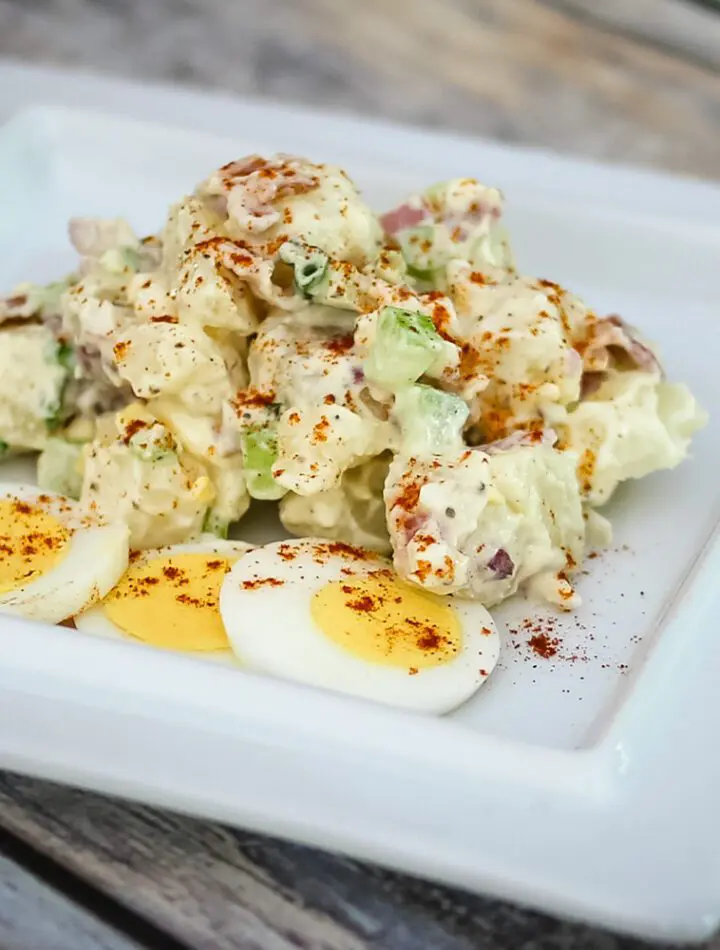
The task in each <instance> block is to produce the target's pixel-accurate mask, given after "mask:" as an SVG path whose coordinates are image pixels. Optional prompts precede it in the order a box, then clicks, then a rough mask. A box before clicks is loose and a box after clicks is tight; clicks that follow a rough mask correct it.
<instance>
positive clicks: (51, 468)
mask: <svg viewBox="0 0 720 950" xmlns="http://www.w3.org/2000/svg"><path fill="white" fill-rule="evenodd" d="M82 451H83V447H82V445H81V444H79V443H77V442H69V441H68V440H67V439H61V438H52V439H48V441H47V444H46V445H45V448H44V449H43V450H42V452H41V453H40V455H39V456H38V461H37V479H38V485H39V486H40V488H43V489H45V490H46V491H54V492H58V493H59V494H61V495H67V496H68V498H79V497H80V489H81V488H82V468H81V457H82Z"/></svg>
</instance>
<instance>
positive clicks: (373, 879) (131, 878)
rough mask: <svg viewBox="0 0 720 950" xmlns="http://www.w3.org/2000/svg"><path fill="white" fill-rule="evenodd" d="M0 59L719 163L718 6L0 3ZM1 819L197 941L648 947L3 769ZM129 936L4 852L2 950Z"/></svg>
mask: <svg viewBox="0 0 720 950" xmlns="http://www.w3.org/2000/svg"><path fill="white" fill-rule="evenodd" d="M0 56H14V57H19V58H22V59H26V60H29V61H35V62H38V63H42V64H60V65H66V66H72V67H80V68H90V69H96V70H98V71H104V72H109V73H115V74H120V75H126V76H130V77H132V78H134V79H143V78H147V79H162V80H178V81H182V82H187V83H195V84H199V85H203V86H211V87H217V88H223V89H228V90H231V91H235V92H238V93H242V94H250V95H261V96H270V97H274V98H280V99H284V100H289V101H298V102H303V103H311V104H314V105H321V106H325V107H328V108H339V109H343V110H346V111H355V112H360V113H366V114H372V115H383V116H386V117H389V118H392V119H395V120H399V121H407V122H414V123H420V124H424V125H430V126H437V127H446V128H452V129H456V130H461V131H466V132H473V133H479V134H482V135H487V136H493V137H496V138H500V139H504V140H507V141H514V142H526V143H531V144H539V145H545V146H549V147H552V148H555V149H559V150H562V151H569V152H576V153H582V154H586V155H591V156H594V157H597V158H610V159H620V160H625V161H633V162H642V163H647V164H653V165H656V166H660V167H665V168H672V169H675V170H679V171H683V172H686V173H690V174H696V175H704V176H709V177H720V134H719V133H720V10H718V8H717V4H713V2H712V0H705V2H703V3H692V2H690V0H362V2H344V0H0ZM3 827H4V828H5V829H8V830H9V831H11V832H12V833H14V834H16V835H17V836H19V837H21V838H22V839H24V840H25V841H27V842H29V843H30V844H31V845H32V846H33V847H34V848H35V849H37V850H38V851H40V852H43V853H45V854H47V855H49V856H50V857H52V858H53V859H54V860H55V861H57V862H58V864H59V865H61V866H62V867H64V868H65V869H67V873H68V875H76V876H77V877H78V878H80V879H82V880H83V881H85V882H89V883H90V884H92V885H94V886H95V887H96V888H98V890H99V891H100V892H102V893H104V894H106V895H109V896H110V897H111V898H112V899H113V900H114V901H116V902H117V903H118V904H119V905H120V906H121V907H122V906H124V907H126V908H128V910H129V911H131V912H133V913H134V914H137V915H139V916H140V917H141V918H145V919H147V920H148V921H151V922H152V923H154V924H155V925H156V926H158V927H160V928H162V929H164V930H165V931H167V933H168V934H171V935H173V936H174V937H175V938H177V939H178V940H180V941H182V942H183V943H184V944H185V945H187V946H188V947H192V948H202V950H205V948H208V950H215V948H218V950H230V948H233V950H234V948H242V950H245V948H248V950H251V948H252V950H255V948H267V950H290V948H298V947H305V948H313V950H315V948H317V950H330V948H333V950H361V948H371V947H372V948H388V950H410V948H421V947H423V948H425V947H427V948H432V950H466V948H468V950H469V948H481V950H485V948H487V950H491V948H498V950H504V948H507V950H551V948H552V950H570V948H577V950H620V948H622V950H632V948H639V947H641V946H643V945H642V944H640V943H639V942H637V941H633V940H625V939H622V938H615V937H612V936H610V935H608V934H606V933H603V932H602V931H600V930H597V929H591V928H585V927H578V926H575V925H571V924H564V923H561V922H558V921H555V920H553V919H550V918H548V917H544V916H542V915H538V914H534V913H530V912H526V911H524V910H521V909H518V908H514V907H511V906H509V905H506V904H502V903H500V902H495V901H489V900H484V899H482V898H479V897H474V896H470V895H466V894H462V893H460V892H457V891H454V890H451V889H448V888H443V887H436V886H433V885H430V884H426V883H423V882H420V881H417V880H414V879H412V878H409V877H406V876H402V875H398V874H393V873H390V872H385V871H382V870H379V869H377V868H373V867H369V866H367V865H362V864H359V863H356V862H353V861H350V860H345V859H340V858H336V857H332V856H330V855H327V854H323V853H321V852H318V851H314V850H312V849H308V848H304V847H300V846H294V845H290V844H284V843H280V842H278V841H275V840H272V839H269V838H263V837H259V836H256V835H252V834H248V833H242V832H237V831H232V830H229V829H227V828H224V827H222V826H220V825H218V824H214V823H211V822H205V821H199V820H194V819H191V818H185V817H180V816H176V815H172V814H169V813H165V812H160V811H157V810H153V809H149V808H142V807H138V806H133V805H129V804H126V803H122V802H118V801H114V800H110V799H106V798H103V797H101V796H98V795H91V794H84V793H82V792H78V791H74V790H70V789H63V788H59V787H57V786H54V785H50V784H46V783H42V782H38V781H33V780H30V779H24V778H20V777H17V776H10V775H0V828H3ZM123 939H124V938H121V937H120V936H118V935H117V934H116V933H115V932H114V931H113V929H112V928H109V927H105V926H104V925H103V924H101V923H99V922H98V921H95V920H94V919H93V918H92V917H91V916H90V915H88V914H87V912H86V911H83V910H82V909H81V908H79V907H74V906H73V904H72V903H71V902H70V901H68V900H67V899H66V898H64V897H61V896H58V895H56V894H54V893H53V891H52V889H51V888H49V887H48V886H47V885H45V884H42V883H41V882H39V881H37V880H36V879H35V878H33V877H32V876H31V875H28V874H27V873H25V872H23V871H22V870H21V869H20V868H18V867H17V866H16V865H12V864H10V863H8V862H6V861H2V862H0V950H9V948H12V950H16V948H17V950H19V948H23V950H26V948H33V950H34V948H38V950H45V948H46V947H53V948H54V947H58V948H59V947H69V948H73V950H85V948H86V947H88V948H89V947H91V946H92V947H100V948H104V947H111V948H116V947H117V948H123V950H128V948H129V947H130V946H132V942H131V941H125V942H123ZM53 941H54V942H53ZM113 941H115V942H113ZM143 942H144V943H145V945H147V946H150V945H152V944H151V943H148V942H147V941H146V940H144V941H143ZM713 948H714V950H720V941H715V942H714V943H713ZM153 950H158V948H157V947H153Z"/></svg>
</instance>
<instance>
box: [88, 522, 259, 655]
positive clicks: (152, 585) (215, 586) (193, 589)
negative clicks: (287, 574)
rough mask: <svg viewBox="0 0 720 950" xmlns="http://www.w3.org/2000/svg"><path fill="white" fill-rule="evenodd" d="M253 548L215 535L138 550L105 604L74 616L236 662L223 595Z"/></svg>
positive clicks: (99, 630) (106, 630)
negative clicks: (221, 602)
mask: <svg viewBox="0 0 720 950" xmlns="http://www.w3.org/2000/svg"><path fill="white" fill-rule="evenodd" d="M249 550H252V548H251V546H250V545H249V544H245V542H243V541H222V540H218V539H217V538H212V539H208V540H199V541H195V542H190V543H187V544H173V545H170V546H168V547H165V548H157V549H155V550H148V551H138V552H134V553H133V554H132V556H131V562H130V565H129V567H128V569H127V571H126V572H125V574H124V575H123V576H122V577H121V578H120V580H119V582H118V584H117V585H116V586H115V587H114V588H113V590H111V591H110V593H109V594H108V595H107V597H105V599H104V600H103V601H102V602H101V603H99V604H97V606H95V607H93V608H92V609H91V610H87V611H85V612H84V613H81V614H79V615H78V616H77V617H75V626H76V627H77V628H78V630H82V631H83V632H85V633H94V634H98V635H99V636H105V637H110V638H112V639H115V640H126V641H127V640H130V641H132V642H134V643H144V644H146V645H148V646H153V647H157V648H158V649H161V650H173V651H176V652H178V653H185V654H187V655H191V656H194V657H196V658H200V659H203V660H213V661H217V662H220V663H225V664H227V665H230V666H237V665H238V662H237V659H236V658H235V655H234V654H233V652H232V650H231V649H230V644H229V642H228V638H227V635H226V633H225V628H224V626H223V622H222V619H221V617H220V610H219V607H218V597H219V594H220V587H221V585H222V582H223V580H224V578H225V575H226V574H227V572H228V571H229V570H230V569H231V567H232V566H233V564H235V562H236V561H237V560H238V558H240V557H242V556H243V555H244V554H245V553H246V552H247V551H249Z"/></svg>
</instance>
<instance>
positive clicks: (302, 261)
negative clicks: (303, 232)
mask: <svg viewBox="0 0 720 950" xmlns="http://www.w3.org/2000/svg"><path fill="white" fill-rule="evenodd" d="M279 254H280V260H281V261H284V262H285V263H286V264H290V265H291V266H292V268H293V271H294V279H295V286H296V287H297V289H298V292H299V293H301V294H302V295H303V296H304V297H312V296H313V291H316V290H317V289H318V288H319V287H320V285H321V284H322V282H323V281H324V280H325V278H326V277H327V273H328V265H329V258H328V256H327V254H326V253H325V252H324V251H321V250H320V249H319V248H317V247H310V246H309V245H307V244H301V243H300V242H299V241H286V242H285V244H283V245H282V246H281V248H280V251H279Z"/></svg>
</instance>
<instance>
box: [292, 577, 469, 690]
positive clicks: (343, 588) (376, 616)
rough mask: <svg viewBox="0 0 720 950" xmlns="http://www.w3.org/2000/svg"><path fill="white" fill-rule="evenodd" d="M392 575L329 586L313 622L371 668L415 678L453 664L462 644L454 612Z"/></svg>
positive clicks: (314, 608)
mask: <svg viewBox="0 0 720 950" xmlns="http://www.w3.org/2000/svg"><path fill="white" fill-rule="evenodd" d="M388 574H389V572H385V571H381V572H377V573H375V574H369V575H367V576H365V577H348V578H347V579H346V580H340V581H332V582H331V583H330V584H326V585H325V587H322V588H321V589H320V590H319V591H317V592H316V593H315V594H314V596H313V599H312V602H311V606H310V612H311V615H312V618H313V620H314V621H315V623H316V624H317V626H318V627H319V628H320V629H321V630H322V632H323V633H324V634H325V636H327V637H329V638H330V639H331V640H332V641H333V643H335V644H337V645H338V646H340V647H343V649H345V650H348V651H349V652H350V653H352V654H353V655H354V656H357V657H359V658H360V659H362V660H366V661H368V662H370V663H380V664H383V665H385V666H393V667H405V668H406V669H408V671H409V672H411V673H413V672H415V673H416V672H418V671H419V670H425V669H430V668H432V667H434V666H440V665H441V664H443V663H448V662H449V661H450V660H452V659H453V658H454V657H455V656H456V655H457V653H458V652H459V651H460V647H461V645H462V629H461V626H460V621H459V620H458V618H457V615H456V614H455V612H454V611H453V609H452V608H451V607H448V606H447V604H444V603H442V601H441V600H440V599H439V598H438V597H434V596H433V595H432V594H427V593H426V592H424V591H420V590H415V589H414V588H412V587H409V586H408V585H406V584H403V583H402V582H401V581H399V580H397V579H396V578H395V577H393V576H392V575H390V576H388Z"/></svg>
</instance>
